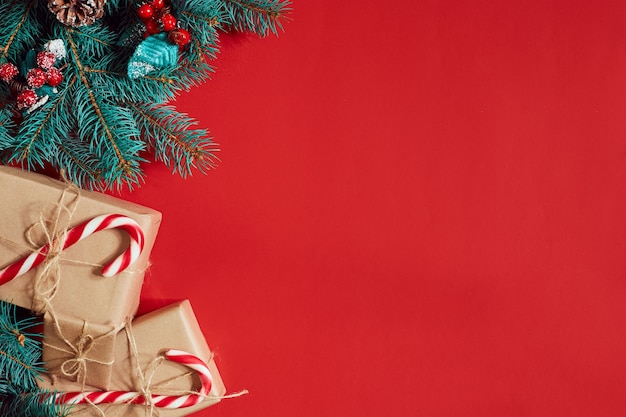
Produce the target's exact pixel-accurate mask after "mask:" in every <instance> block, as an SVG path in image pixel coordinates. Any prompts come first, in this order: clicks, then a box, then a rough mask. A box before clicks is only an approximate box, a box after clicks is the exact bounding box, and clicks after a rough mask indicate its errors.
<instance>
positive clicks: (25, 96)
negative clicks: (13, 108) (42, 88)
mask: <svg viewBox="0 0 626 417" xmlns="http://www.w3.org/2000/svg"><path fill="white" fill-rule="evenodd" d="M16 100H17V107H18V108H19V109H23V108H26V107H30V106H32V105H33V104H35V103H37V93H35V92H34V91H33V90H24V91H22V92H21V93H19V94H18V95H17V99H16Z"/></svg>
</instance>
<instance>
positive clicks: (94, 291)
mask: <svg viewBox="0 0 626 417" xmlns="http://www.w3.org/2000/svg"><path fill="white" fill-rule="evenodd" d="M0 190H2V192H3V194H4V195H5V196H10V197H7V198H2V199H0V213H1V214H2V215H1V216H0V268H4V267H6V266H7V265H9V264H11V263H13V262H15V261H17V260H19V259H21V258H22V257H23V256H25V255H28V254H29V253H32V252H34V251H35V250H37V249H38V248H37V247H36V246H35V247H34V245H33V241H37V242H38V243H39V244H40V245H41V246H42V245H43V244H45V243H47V242H46V240H45V239H44V236H45V232H44V229H45V227H46V226H47V225H48V224H49V223H50V222H51V221H53V220H54V219H53V217H54V218H56V217H55V215H56V211H57V210H58V209H59V207H63V208H64V209H63V210H61V211H60V213H61V216H60V217H62V220H63V221H65V223H68V224H67V227H66V228H69V227H73V226H75V225H77V224H80V223H82V222H84V221H86V220H90V219H92V218H93V217H96V216H98V215H102V214H122V215H125V216H128V217H130V218H132V219H134V220H135V221H137V222H138V223H139V225H140V226H141V228H142V229H143V231H144V234H145V245H144V249H143V252H142V254H141V256H140V257H139V258H138V260H137V261H136V262H135V263H133V264H132V265H131V266H130V267H129V268H128V269H126V270H125V271H123V272H122V273H120V274H118V275H115V276H113V277H108V278H104V277H102V276H101V275H100V270H101V267H99V266H98V265H102V264H104V263H106V262H109V261H111V260H112V259H114V258H115V257H116V256H117V255H119V254H120V253H122V252H123V251H124V250H125V249H126V248H127V246H128V242H129V238H128V236H127V235H126V234H125V232H123V231H120V230H116V229H111V230H103V231H100V232H97V233H95V234H93V235H91V236H88V237H86V238H85V239H84V240H82V241H80V242H78V243H77V244H75V245H73V246H71V247H69V248H67V249H66V250H65V251H63V252H62V253H61V257H60V258H61V259H60V261H59V263H58V265H59V271H60V274H59V281H58V284H57V287H56V291H55V292H54V296H53V297H52V298H51V299H50V302H51V305H52V308H53V309H54V311H55V312H56V313H57V314H62V315H67V316H74V317H77V318H80V319H82V320H86V321H87V322H89V323H98V324H105V325H113V326H116V325H119V324H122V323H124V322H125V321H126V319H127V318H128V317H132V316H133V315H134V314H135V312H136V311H137V307H138V305H139V295H140V291H141V286H142V283H143V275H144V271H145V269H146V267H147V266H148V259H149V256H150V251H151V250H152V246H153V244H154V240H155V238H156V234H157V230H158V227H159V223H160V221H161V214H160V213H159V212H157V211H155V210H152V209H149V208H146V207H142V206H140V205H137V204H133V203H129V202H126V201H123V200H120V199H117V198H114V197H111V196H107V195H104V194H100V193H95V192H89V191H80V195H79V196H77V192H78V191H77V190H72V189H70V187H68V184H66V183H64V182H61V181H56V180H53V179H51V178H48V177H46V176H43V175H38V174H34V173H29V172H25V171H22V170H21V169H18V168H9V167H0ZM61 200H63V201H61ZM69 213H71V218H69V217H70V216H69ZM41 219H43V220H44V221H43V222H41ZM36 276H37V269H35V270H31V271H29V272H27V273H26V274H25V275H22V276H19V277H17V278H14V279H13V280H12V281H10V282H8V283H5V284H3V285H2V286H0V299H3V300H6V301H9V302H11V303H13V304H17V305H19V306H21V307H25V308H29V309H31V310H33V311H36V312H39V313H43V310H44V308H43V306H42V304H41V303H39V302H37V300H33V297H34V289H33V285H34V281H35V277H36Z"/></svg>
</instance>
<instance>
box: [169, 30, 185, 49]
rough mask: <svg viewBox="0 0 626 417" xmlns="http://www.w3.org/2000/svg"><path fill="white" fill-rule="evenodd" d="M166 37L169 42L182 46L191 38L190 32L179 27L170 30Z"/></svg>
mask: <svg viewBox="0 0 626 417" xmlns="http://www.w3.org/2000/svg"><path fill="white" fill-rule="evenodd" d="M167 38H168V39H169V40H170V42H172V43H175V44H176V45H178V46H179V47H181V48H182V47H183V46H185V45H187V44H188V43H189V41H190V40H191V34H190V33H189V32H188V31H187V30H185V29H181V28H179V29H174V30H173V31H171V32H170V33H169V34H168V35H167Z"/></svg>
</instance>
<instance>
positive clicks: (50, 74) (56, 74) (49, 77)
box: [46, 68, 63, 87]
mask: <svg viewBox="0 0 626 417" xmlns="http://www.w3.org/2000/svg"><path fill="white" fill-rule="evenodd" d="M46 82H47V83H48V85H49V86H51V87H56V86H57V85H59V84H61V83H62V82H63V73H62V72H61V71H60V70H59V69H58V68H50V69H49V70H48V71H47V72H46Z"/></svg>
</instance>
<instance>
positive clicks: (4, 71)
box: [0, 62, 19, 81]
mask: <svg viewBox="0 0 626 417" xmlns="http://www.w3.org/2000/svg"><path fill="white" fill-rule="evenodd" d="M18 73H19V71H18V69H17V67H16V66H15V65H13V64H11V63H10V62H5V63H4V64H2V65H0V78H2V79H3V80H4V81H9V80H11V79H12V78H13V77H15V76H16V75H17V74H18Z"/></svg>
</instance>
